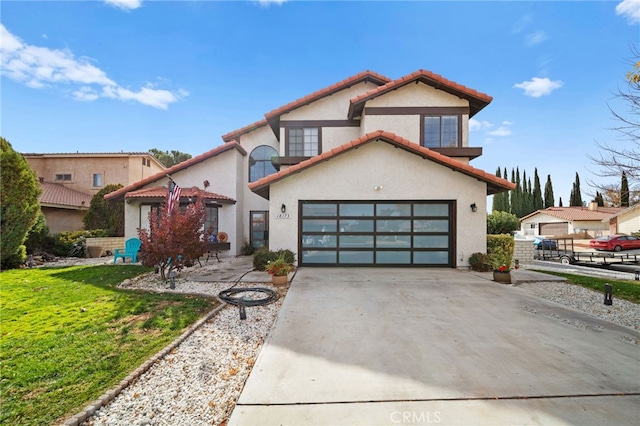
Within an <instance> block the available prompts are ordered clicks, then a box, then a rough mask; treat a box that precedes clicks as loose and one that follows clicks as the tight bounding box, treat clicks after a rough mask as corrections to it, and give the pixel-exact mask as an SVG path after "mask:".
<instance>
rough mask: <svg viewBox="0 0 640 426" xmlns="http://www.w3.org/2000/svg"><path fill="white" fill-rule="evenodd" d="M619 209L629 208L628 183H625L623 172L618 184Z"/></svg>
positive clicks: (625, 175) (625, 176)
mask: <svg viewBox="0 0 640 426" xmlns="http://www.w3.org/2000/svg"><path fill="white" fill-rule="evenodd" d="M620 207H629V182H627V174H626V173H625V172H624V171H623V172H622V181H621V182H620Z"/></svg>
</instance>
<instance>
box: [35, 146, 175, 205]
mask: <svg viewBox="0 0 640 426" xmlns="http://www.w3.org/2000/svg"><path fill="white" fill-rule="evenodd" d="M25 158H26V159H27V161H28V162H29V165H30V166H31V168H32V169H33V170H35V172H36V175H37V176H38V177H42V178H44V180H45V181H47V182H55V183H60V184H62V185H64V186H66V187H68V188H71V189H74V190H76V191H80V192H84V193H85V194H91V195H94V194H95V193H97V192H98V191H100V190H101V189H102V188H104V186H106V185H109V184H122V185H123V186H127V185H130V184H132V183H135V182H137V181H139V180H141V179H144V178H146V177H149V176H151V175H154V174H156V173H158V172H159V171H161V170H163V169H164V168H163V167H162V166H160V165H159V164H158V163H157V162H156V161H155V160H153V159H152V158H151V157H150V156H148V155H123V156H114V157H110V156H106V155H103V156H98V155H96V156H89V155H85V156H83V155H77V156H69V157H58V156H51V157H48V156H42V157H30V156H26V157H25ZM143 158H145V159H150V166H149V167H147V166H143V165H142V159H143ZM69 173H70V174H71V176H72V181H71V182H66V181H56V180H55V175H56V174H69ZM95 173H101V174H102V183H103V185H102V186H99V187H96V186H93V175H94V174H95Z"/></svg>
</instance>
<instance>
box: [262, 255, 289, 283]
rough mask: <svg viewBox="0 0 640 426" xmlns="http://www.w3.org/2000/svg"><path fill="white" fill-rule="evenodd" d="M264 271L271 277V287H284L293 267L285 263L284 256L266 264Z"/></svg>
mask: <svg viewBox="0 0 640 426" xmlns="http://www.w3.org/2000/svg"><path fill="white" fill-rule="evenodd" d="M265 269H266V271H267V272H268V273H269V274H270V275H271V282H272V283H273V285H285V284H286V283H287V281H288V279H289V272H291V271H293V265H292V264H291V263H289V262H287V261H286V259H285V257H284V254H281V255H280V256H278V257H277V258H275V259H274V260H271V261H269V262H267V265H266V266H265Z"/></svg>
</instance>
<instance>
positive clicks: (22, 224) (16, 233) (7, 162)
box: [0, 137, 41, 269]
mask: <svg viewBox="0 0 640 426" xmlns="http://www.w3.org/2000/svg"><path fill="white" fill-rule="evenodd" d="M0 148H1V149H0V171H1V172H2V179H0V206H1V213H0V267H1V268H2V269H8V268H15V267H18V266H20V265H21V264H23V263H24V261H25V260H26V248H25V246H24V241H25V238H26V237H27V232H29V229H31V227H32V226H33V224H34V223H35V222H36V218H37V215H38V211H40V202H39V198H40V193H41V189H40V185H39V184H38V179H37V177H36V174H35V172H34V171H33V170H32V169H31V167H30V166H29V163H27V160H25V159H24V157H23V156H22V155H21V154H20V153H18V152H16V151H14V150H13V148H12V147H11V144H10V143H9V142H8V141H7V140H6V139H5V138H3V137H0Z"/></svg>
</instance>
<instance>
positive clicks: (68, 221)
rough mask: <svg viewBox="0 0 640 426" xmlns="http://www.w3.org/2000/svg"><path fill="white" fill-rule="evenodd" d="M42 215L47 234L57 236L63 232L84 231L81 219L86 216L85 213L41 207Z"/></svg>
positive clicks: (84, 211)
mask: <svg viewBox="0 0 640 426" xmlns="http://www.w3.org/2000/svg"><path fill="white" fill-rule="evenodd" d="M42 213H43V214H44V217H45V220H46V221H47V226H48V227H49V233H51V234H59V233H60V232H64V231H77V230H81V229H84V224H83V223H82V218H83V217H84V215H85V214H87V211H86V210H71V209H58V208H52V207H42Z"/></svg>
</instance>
